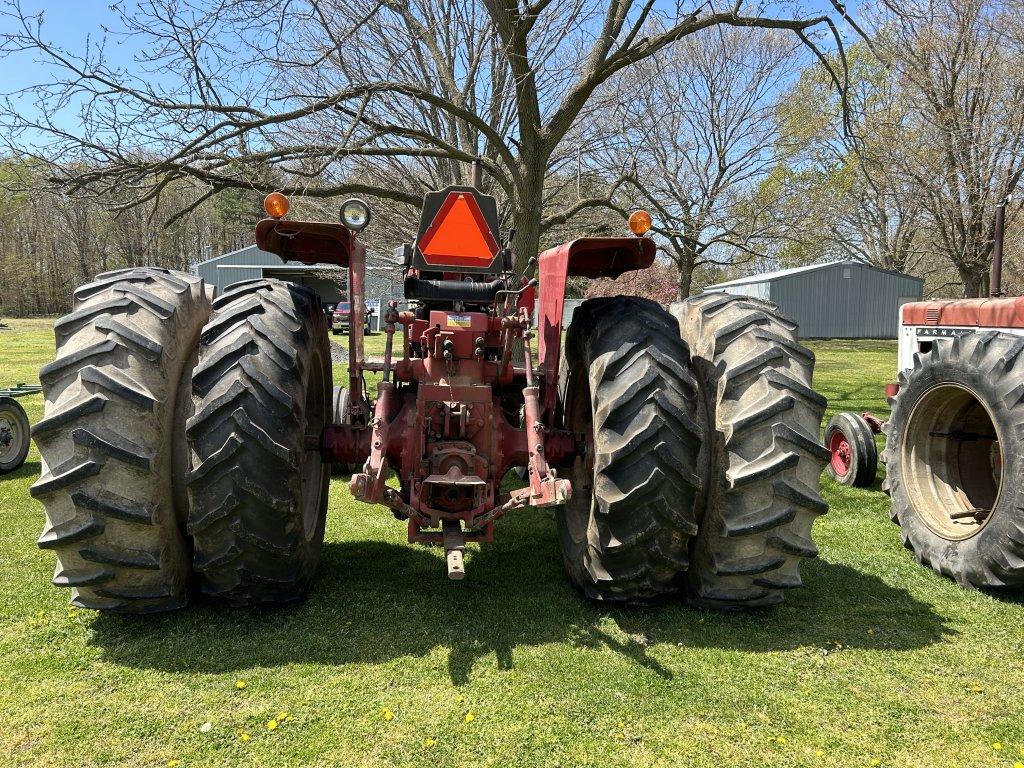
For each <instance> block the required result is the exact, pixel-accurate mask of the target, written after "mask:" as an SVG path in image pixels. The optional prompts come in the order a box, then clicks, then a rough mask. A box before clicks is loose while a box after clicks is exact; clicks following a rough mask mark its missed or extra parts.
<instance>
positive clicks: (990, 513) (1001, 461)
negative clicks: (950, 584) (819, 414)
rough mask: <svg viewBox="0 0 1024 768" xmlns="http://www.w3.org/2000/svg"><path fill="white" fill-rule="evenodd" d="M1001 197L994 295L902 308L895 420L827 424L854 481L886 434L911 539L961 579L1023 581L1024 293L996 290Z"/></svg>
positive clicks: (828, 439)
mask: <svg viewBox="0 0 1024 768" xmlns="http://www.w3.org/2000/svg"><path fill="white" fill-rule="evenodd" d="M1005 205H1006V201H1003V202H1002V203H1000V205H999V206H998V207H997V209H996V218H995V225H994V232H995V250H994V254H993V260H992V271H991V276H990V293H991V295H990V297H989V298H987V299H956V300H944V301H922V302H915V303H912V304H906V305H904V307H903V310H902V319H901V324H900V329H899V357H898V367H899V382H898V383H894V384H890V385H888V386H887V387H886V396H887V398H888V401H889V404H890V405H891V406H892V415H891V417H890V418H889V420H888V421H887V422H884V423H883V421H882V420H881V419H879V418H878V417H876V416H873V415H872V414H870V413H864V414H860V415H858V414H854V413H839V414H837V415H836V416H835V417H834V418H833V419H832V420H831V421H830V422H829V424H828V426H827V427H826V430H825V443H826V445H827V446H828V447H829V449H830V452H831V454H832V457H831V459H830V463H829V467H828V471H829V474H830V475H832V477H833V478H835V479H836V480H837V481H839V482H841V483H844V484H846V485H854V486H870V485H872V484H873V483H874V481H875V473H876V468H877V460H878V454H877V448H876V446H875V441H874V436H875V435H876V434H879V433H884V434H885V436H886V446H885V451H884V453H883V454H882V459H883V460H884V461H885V462H886V478H885V482H884V484H883V489H884V490H886V491H887V492H888V493H889V494H890V496H891V497H892V508H891V513H890V514H891V517H892V519H893V522H895V523H897V524H898V525H899V526H900V528H901V531H902V537H903V543H904V545H905V546H906V547H907V548H909V549H910V550H912V551H913V552H914V554H915V556H916V557H917V559H918V561H919V562H920V563H921V564H923V565H927V566H930V567H931V568H932V569H934V570H935V572H936V573H939V574H942V575H944V576H948V577H950V578H952V579H955V580H956V581H957V582H958V583H960V584H961V585H963V586H965V587H980V588H1002V587H1019V586H1022V585H1024V514H1022V512H1021V510H1024V496H1022V484H1021V480H1020V478H1021V477H1022V472H1024V465H1022V464H1021V462H1022V460H1024V457H1022V451H1021V445H1020V443H1019V442H1018V441H1019V440H1020V437H1021V427H1022V425H1024V354H1022V353H1024V298H1022V297H1016V298H1004V297H1001V296H1000V293H1001V291H1000V283H1001V272H1002V253H1003V220H1004V209H1005Z"/></svg>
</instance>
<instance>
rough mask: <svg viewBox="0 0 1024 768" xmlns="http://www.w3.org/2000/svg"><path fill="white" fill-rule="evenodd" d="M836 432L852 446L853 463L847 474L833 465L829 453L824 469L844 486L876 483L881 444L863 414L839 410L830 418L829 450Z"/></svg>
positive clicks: (859, 486) (869, 485) (826, 436)
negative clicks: (879, 445) (877, 441)
mask: <svg viewBox="0 0 1024 768" xmlns="http://www.w3.org/2000/svg"><path fill="white" fill-rule="evenodd" d="M837 433H838V434H841V435H842V436H843V437H845V438H846V442H847V444H848V445H849V446H850V449H851V451H850V466H849V469H847V471H846V474H843V475H840V474H839V472H838V470H837V469H836V468H835V467H834V466H833V464H832V461H831V453H830V457H829V463H828V464H826V465H825V472H827V473H828V476H829V477H831V478H832V479H833V480H835V481H836V482H837V483H841V484H842V485H848V486H850V487H853V488H870V487H871V486H872V485H874V483H875V475H877V474H878V446H877V445H876V444H875V434H874V433H873V432H872V431H871V427H869V426H868V423H867V422H866V421H864V417H863V416H861V415H860V414H858V413H851V412H849V411H840V412H839V413H837V414H836V415H835V416H833V417H832V418H831V419H829V422H828V425H827V426H826V427H825V441H824V442H825V448H826V449H828V448H829V446H831V445H832V437H833V435H835V434H837Z"/></svg>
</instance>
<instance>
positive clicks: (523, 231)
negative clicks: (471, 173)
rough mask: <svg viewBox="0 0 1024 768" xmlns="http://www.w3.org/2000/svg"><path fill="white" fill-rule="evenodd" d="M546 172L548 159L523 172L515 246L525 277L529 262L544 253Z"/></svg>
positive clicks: (518, 262) (516, 221)
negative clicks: (543, 227)
mask: <svg viewBox="0 0 1024 768" xmlns="http://www.w3.org/2000/svg"><path fill="white" fill-rule="evenodd" d="M546 170H547V159H546V158H537V159H536V160H535V161H534V162H531V163H529V164H527V165H525V167H524V168H523V188H522V189H521V190H520V191H519V210H518V212H517V215H516V219H515V228H516V236H515V242H513V244H512V247H513V251H514V252H515V258H516V263H515V269H516V272H517V273H521V272H522V271H523V269H524V268H525V266H526V262H528V261H529V260H530V259H532V258H534V257H535V256H537V255H538V254H539V253H540V238H541V218H542V213H543V212H542V208H543V205H544V176H545V172H546Z"/></svg>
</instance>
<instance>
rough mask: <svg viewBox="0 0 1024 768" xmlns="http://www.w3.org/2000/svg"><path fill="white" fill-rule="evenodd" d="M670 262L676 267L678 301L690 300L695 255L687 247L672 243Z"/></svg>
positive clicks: (695, 262)
mask: <svg viewBox="0 0 1024 768" xmlns="http://www.w3.org/2000/svg"><path fill="white" fill-rule="evenodd" d="M672 261H673V263H674V264H675V265H676V272H677V280H678V282H677V290H678V299H679V300H680V301H682V300H683V299H688V298H690V291H692V290H693V269H694V266H695V265H696V264H697V254H696V252H695V251H694V250H693V248H691V247H690V246H689V245H686V244H685V243H684V244H680V243H679V242H677V241H676V240H675V239H673V241H672Z"/></svg>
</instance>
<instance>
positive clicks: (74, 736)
mask: <svg viewBox="0 0 1024 768" xmlns="http://www.w3.org/2000/svg"><path fill="white" fill-rule="evenodd" d="M15 325H16V327H17V331H15V332H13V333H11V332H0V361H2V369H0V370H2V373H0V376H2V377H3V379H4V380H10V383H13V382H14V381H16V380H19V379H21V380H34V375H33V374H34V371H35V370H36V369H37V368H38V366H39V365H40V364H41V363H42V362H44V361H45V360H47V359H48V357H49V355H50V354H51V353H52V337H51V335H50V332H49V331H48V330H47V328H46V325H47V324H46V323H35V322H31V323H28V322H17V321H15ZM814 348H815V351H816V352H817V354H818V359H819V366H818V375H817V386H818V388H819V389H820V390H821V391H822V392H824V393H825V394H826V395H827V396H828V397H829V398H830V401H831V403H830V411H832V410H836V409H841V408H854V409H858V410H860V409H866V408H871V409H874V410H876V411H878V412H880V413H884V412H885V405H884V401H883V399H882V397H881V391H882V387H883V385H884V383H885V382H886V381H888V380H890V379H891V378H892V377H893V370H894V367H895V346H894V344H890V343H847V342H842V343H832V342H821V343H815V344H814ZM23 402H24V403H25V405H26V406H27V408H28V410H29V413H30V416H31V418H32V419H33V420H37V419H39V418H40V416H41V412H42V403H41V398H40V397H38V396H35V397H31V398H25V399H24V400H23ZM38 473H39V455H38V453H37V452H36V451H35V450H34V449H33V451H32V453H31V454H30V455H29V460H28V463H27V464H26V466H25V467H24V469H23V470H21V471H20V472H18V473H17V474H15V475H14V476H11V477H7V478H5V479H2V480H0V575H2V579H3V590H4V591H3V598H2V600H0V659H2V662H0V712H2V713H3V714H2V725H0V765H4V766H7V765H12V766H61V767H63V766H83V765H85V766H91V765H128V766H166V765H168V763H169V761H172V760H177V761H179V763H178V764H179V765H180V766H181V768H185V767H186V766H220V765H224V766H227V765H246V766H275V767H278V766H281V767H284V766H289V767H290V766H300V765H315V766H417V765H430V766H434V765H451V766H456V765H458V766H476V765H488V766H565V767H568V766H592V767H593V768H606V767H611V766H794V765H826V766H843V767H845V766H868V765H870V764H871V761H872V760H873V759H876V760H879V761H881V765H884V766H942V767H945V766H1006V767H1007V768H1012V766H1013V765H1014V762H1015V761H1016V760H1021V761H1024V756H1022V755H1021V754H1020V753H1019V750H1020V748H1022V747H1024V693H1022V689H1021V684H1022V681H1024V622H1022V607H1021V604H1020V603H1018V602H1015V601H1013V600H1010V599H996V598H993V597H990V596H987V595H983V594H978V593H973V592H967V591H964V590H962V589H960V588H959V587H957V586H955V585H954V584H952V583H951V582H949V581H946V580H944V579H940V578H938V577H937V576H935V575H934V574H932V573H931V572H930V571H928V570H926V569H924V568H920V567H919V566H917V565H916V564H915V563H914V562H913V560H912V558H911V556H910V555H909V553H907V552H906V551H905V550H904V549H903V548H902V547H901V546H900V544H899V538H898V535H897V529H896V528H895V527H894V526H893V525H892V524H891V523H890V522H889V520H888V517H887V516H886V511H887V499H886V497H885V496H884V495H883V494H882V493H880V492H878V491H877V490H876V491H866V490H850V489H845V488H839V487H837V486H836V485H834V484H831V483H826V484H825V494H826V497H827V498H828V500H829V502H830V503H831V504H832V510H831V512H830V513H829V514H828V515H826V516H825V517H823V518H822V519H821V520H820V522H819V523H818V525H817V528H816V531H815V534H816V539H817V541H818V544H819V546H820V549H821V556H820V558H818V559H817V560H815V561H812V562H808V563H807V564H806V565H805V566H804V569H803V574H804V579H805V582H806V587H805V588H804V589H802V590H797V591H794V592H791V593H790V595H789V598H788V600H787V602H786V604H785V605H783V606H781V607H778V608H776V609H771V610H768V611H764V612H761V613H755V614H749V615H722V614H715V613H709V612H702V611H697V610H691V609H688V608H685V607H682V606H680V605H676V604H669V605H665V606H663V607H660V608H655V609H650V610H629V611H623V610H608V609H603V608H600V607H595V606H593V605H589V604H586V603H584V602H583V601H582V600H581V599H580V598H579V597H578V596H577V595H576V594H575V593H574V592H573V591H572V590H571V589H570V587H569V586H568V584H567V583H566V581H565V579H564V577H563V575H562V570H561V566H560V562H559V556H558V552H557V549H556V546H555V536H554V526H553V523H552V519H551V515H550V514H548V513H544V512H540V511H536V510H529V511H525V512H522V513H517V514H515V515H512V516H510V517H509V519H507V520H504V521H503V522H502V523H501V524H500V525H499V527H498V537H497V541H496V542H495V543H494V544H493V545H490V546H488V547H486V548H484V549H482V550H480V549H474V550H473V551H472V552H471V553H470V556H469V561H468V578H467V580H466V581H464V582H462V583H461V584H453V583H451V582H448V581H447V580H446V579H445V578H444V568H443V563H442V560H441V558H440V556H439V554H438V553H437V552H434V551H430V550H426V549H423V548H417V547H412V546H410V545H408V544H406V543H405V530H404V526H403V525H402V524H401V523H398V522H396V521H395V520H393V519H392V517H391V515H390V514H388V513H387V512H386V511H384V510H382V509H378V508H373V507H369V506H364V505H360V504H357V503H354V502H352V501H351V500H349V499H348V497H347V491H346V490H345V488H344V484H343V483H341V482H337V483H335V484H334V485H333V487H332V494H331V503H330V517H329V521H328V531H327V544H326V546H325V549H324V555H323V561H322V563H321V566H320V570H319V575H318V577H317V580H316V583H315V587H314V589H313V593H312V596H311V598H310V600H309V601H308V602H307V603H306V604H304V605H302V606H299V607H296V608H293V609H289V610H282V611H272V612H250V611H227V610H219V609H214V608H211V607H209V606H206V605H202V604H199V605H195V606H192V607H189V608H188V609H186V610H183V611H181V612H178V613H175V614H172V615H166V616H159V617H150V618H125V617H118V616H109V615H98V614H94V613H91V612H87V611H78V610H69V609H68V607H67V597H68V595H67V593H66V592H65V591H62V590H58V589H56V588H55V587H52V586H50V584H49V579H50V576H51V574H52V571H53V566H54V560H53V556H52V554H51V553H49V552H42V551H40V550H38V549H37V548H36V546H35V539H36V537H37V536H38V535H39V532H40V530H41V528H42V525H43V513H42V508H41V507H40V505H39V504H37V503H36V502H35V501H33V500H32V499H31V498H30V497H29V495H28V487H29V485H30V484H31V482H32V481H33V480H34V479H35V477H36V476H37V475H38ZM237 680H245V681H246V687H245V688H244V689H243V690H236V688H235V682H236V681H237ZM385 708H386V709H388V710H390V711H391V712H393V713H394V718H393V719H392V720H386V719H385V718H384V716H383V711H384V709H385ZM281 710H287V711H288V712H290V713H291V714H292V716H293V719H292V720H290V721H287V722H285V723H284V724H283V725H281V726H280V727H279V728H277V729H276V730H275V731H269V730H268V729H267V728H266V726H265V723H266V722H267V720H269V719H270V718H272V717H274V716H275V715H276V714H277V713H278V712H279V711H281ZM470 711H471V712H472V713H473V715H474V719H473V721H472V722H469V723H467V722H466V717H465V716H466V713H467V712H470ZM206 722H209V723H211V725H212V727H211V728H210V729H209V730H208V731H207V732H203V731H202V730H201V726H202V725H203V724H204V723H206ZM239 730H244V731H245V732H247V733H248V734H251V738H250V739H249V740H248V741H243V740H242V739H241V738H239V737H238V736H237V735H236V732H237V731H239ZM428 738H430V739H435V740H436V743H434V744H433V745H432V746H427V745H426V743H425V740H426V739H428ZM993 742H1001V743H1002V744H1003V745H1004V748H1003V749H1002V750H1000V751H997V750H995V749H993V746H992V744H993ZM819 750H821V751H822V752H821V754H820V756H819V755H818V754H817V753H818V751H819Z"/></svg>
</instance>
